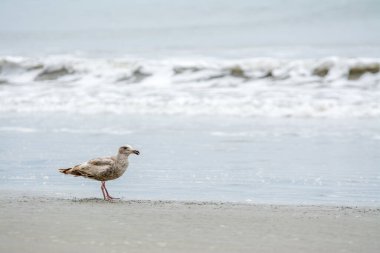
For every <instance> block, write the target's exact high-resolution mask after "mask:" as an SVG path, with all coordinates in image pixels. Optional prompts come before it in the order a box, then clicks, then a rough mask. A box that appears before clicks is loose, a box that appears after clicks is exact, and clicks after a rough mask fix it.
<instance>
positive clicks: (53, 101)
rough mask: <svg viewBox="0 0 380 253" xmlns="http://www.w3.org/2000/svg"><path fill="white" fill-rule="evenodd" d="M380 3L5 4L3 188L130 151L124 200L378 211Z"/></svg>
mask: <svg viewBox="0 0 380 253" xmlns="http://www.w3.org/2000/svg"><path fill="white" fill-rule="evenodd" d="M379 13H380V2H379V1H377V0H364V1H354V0H344V1H325V0H320V1H311V0H308V1H301V0H286V1H284V0H283V1H280V0H270V1H248V0H237V1H233V2H231V1H224V0H219V1H212V0H206V1H198V0H196V1H185V0H179V1H169V0H150V1H145V0H139V1H137V0H136V1H121V0H112V1H102V0H93V1H90V0H77V1H74V0H69V1H60V2H57V1H48V0H30V1H27V0H12V1H11V0H3V1H1V2H0V162H1V163H0V181H1V186H0V189H2V190H12V191H22V192H26V191H28V192H36V193H46V194H50V195H54V196H62V197H93V196H100V190H99V184H98V183H97V182H92V181H88V180H86V179H81V178H73V177H69V176H64V175H61V174H58V172H57V169H58V168H60V167H65V166H72V165H75V164H77V163H79V162H82V161H86V160H88V159H90V158H94V156H102V155H112V154H113V153H115V152H116V150H117V148H118V146H120V145H124V144H127V143H128V144H131V145H134V146H136V147H137V148H139V149H140V150H141V152H142V155H141V156H140V157H132V158H131V168H130V169H129V170H128V172H127V174H126V176H125V177H123V178H121V179H119V180H116V181H115V182H110V186H109V189H110V191H112V193H114V195H119V196H123V197H125V198H136V199H139V198H142V199H181V200H216V201H243V202H253V203H292V204H293V203H295V204H300V203H301V204H302V203H305V204H308V203H312V204H350V205H377V206H378V205H379V200H380V197H379V196H380V194H379V192H380V170H379V164H380V163H379V160H380V155H379V154H380V153H379V152H378V150H379V145H380V142H379V140H380V129H379V127H380V124H379V123H380V122H379V117H380V33H379V32H378V31H379V30H380V15H379Z"/></svg>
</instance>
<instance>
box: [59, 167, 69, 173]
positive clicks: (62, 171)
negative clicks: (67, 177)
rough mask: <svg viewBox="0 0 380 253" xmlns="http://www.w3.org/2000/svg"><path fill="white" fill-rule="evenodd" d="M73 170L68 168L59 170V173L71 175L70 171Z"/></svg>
mask: <svg viewBox="0 0 380 253" xmlns="http://www.w3.org/2000/svg"><path fill="white" fill-rule="evenodd" d="M71 169H72V168H67V169H59V172H61V173H63V174H70V170H71Z"/></svg>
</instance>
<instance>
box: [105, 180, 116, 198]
mask: <svg viewBox="0 0 380 253" xmlns="http://www.w3.org/2000/svg"><path fill="white" fill-rule="evenodd" d="M102 185H103V188H104V190H105V192H106V196H107V199H108V200H109V199H119V198H114V197H111V195H110V194H109V193H108V191H107V188H106V182H105V181H103V182H102Z"/></svg>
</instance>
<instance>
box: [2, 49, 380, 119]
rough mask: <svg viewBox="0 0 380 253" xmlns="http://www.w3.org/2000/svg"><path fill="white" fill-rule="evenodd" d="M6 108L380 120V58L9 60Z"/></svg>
mask: <svg viewBox="0 0 380 253" xmlns="http://www.w3.org/2000/svg"><path fill="white" fill-rule="evenodd" d="M0 111H2V112H69V113H105V112H106V113H115V114H125V113H154V114H190V115H214V114H219V115H233V116H256V117H379V116H380V59H367V58H351V59H347V58H336V57H330V58H323V59H307V60H305V59H304V60H284V59H274V58H254V59H242V60H228V61H227V60H218V59H206V58H204V59H197V60H191V59H167V60H146V59H145V60H141V59H140V60H133V59H125V58H120V59H103V58H101V59H99V58H95V59H93V58H78V57H73V56H49V57H44V58H25V57H2V58H0Z"/></svg>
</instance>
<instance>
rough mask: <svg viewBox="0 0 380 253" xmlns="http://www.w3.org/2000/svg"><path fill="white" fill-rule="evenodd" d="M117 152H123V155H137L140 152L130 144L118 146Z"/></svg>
mask: <svg viewBox="0 0 380 253" xmlns="http://www.w3.org/2000/svg"><path fill="white" fill-rule="evenodd" d="M119 154H125V155H130V154H136V155H139V154H140V152H139V151H138V150H136V149H134V148H132V147H131V146H130V145H125V146H122V147H120V148H119Z"/></svg>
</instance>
